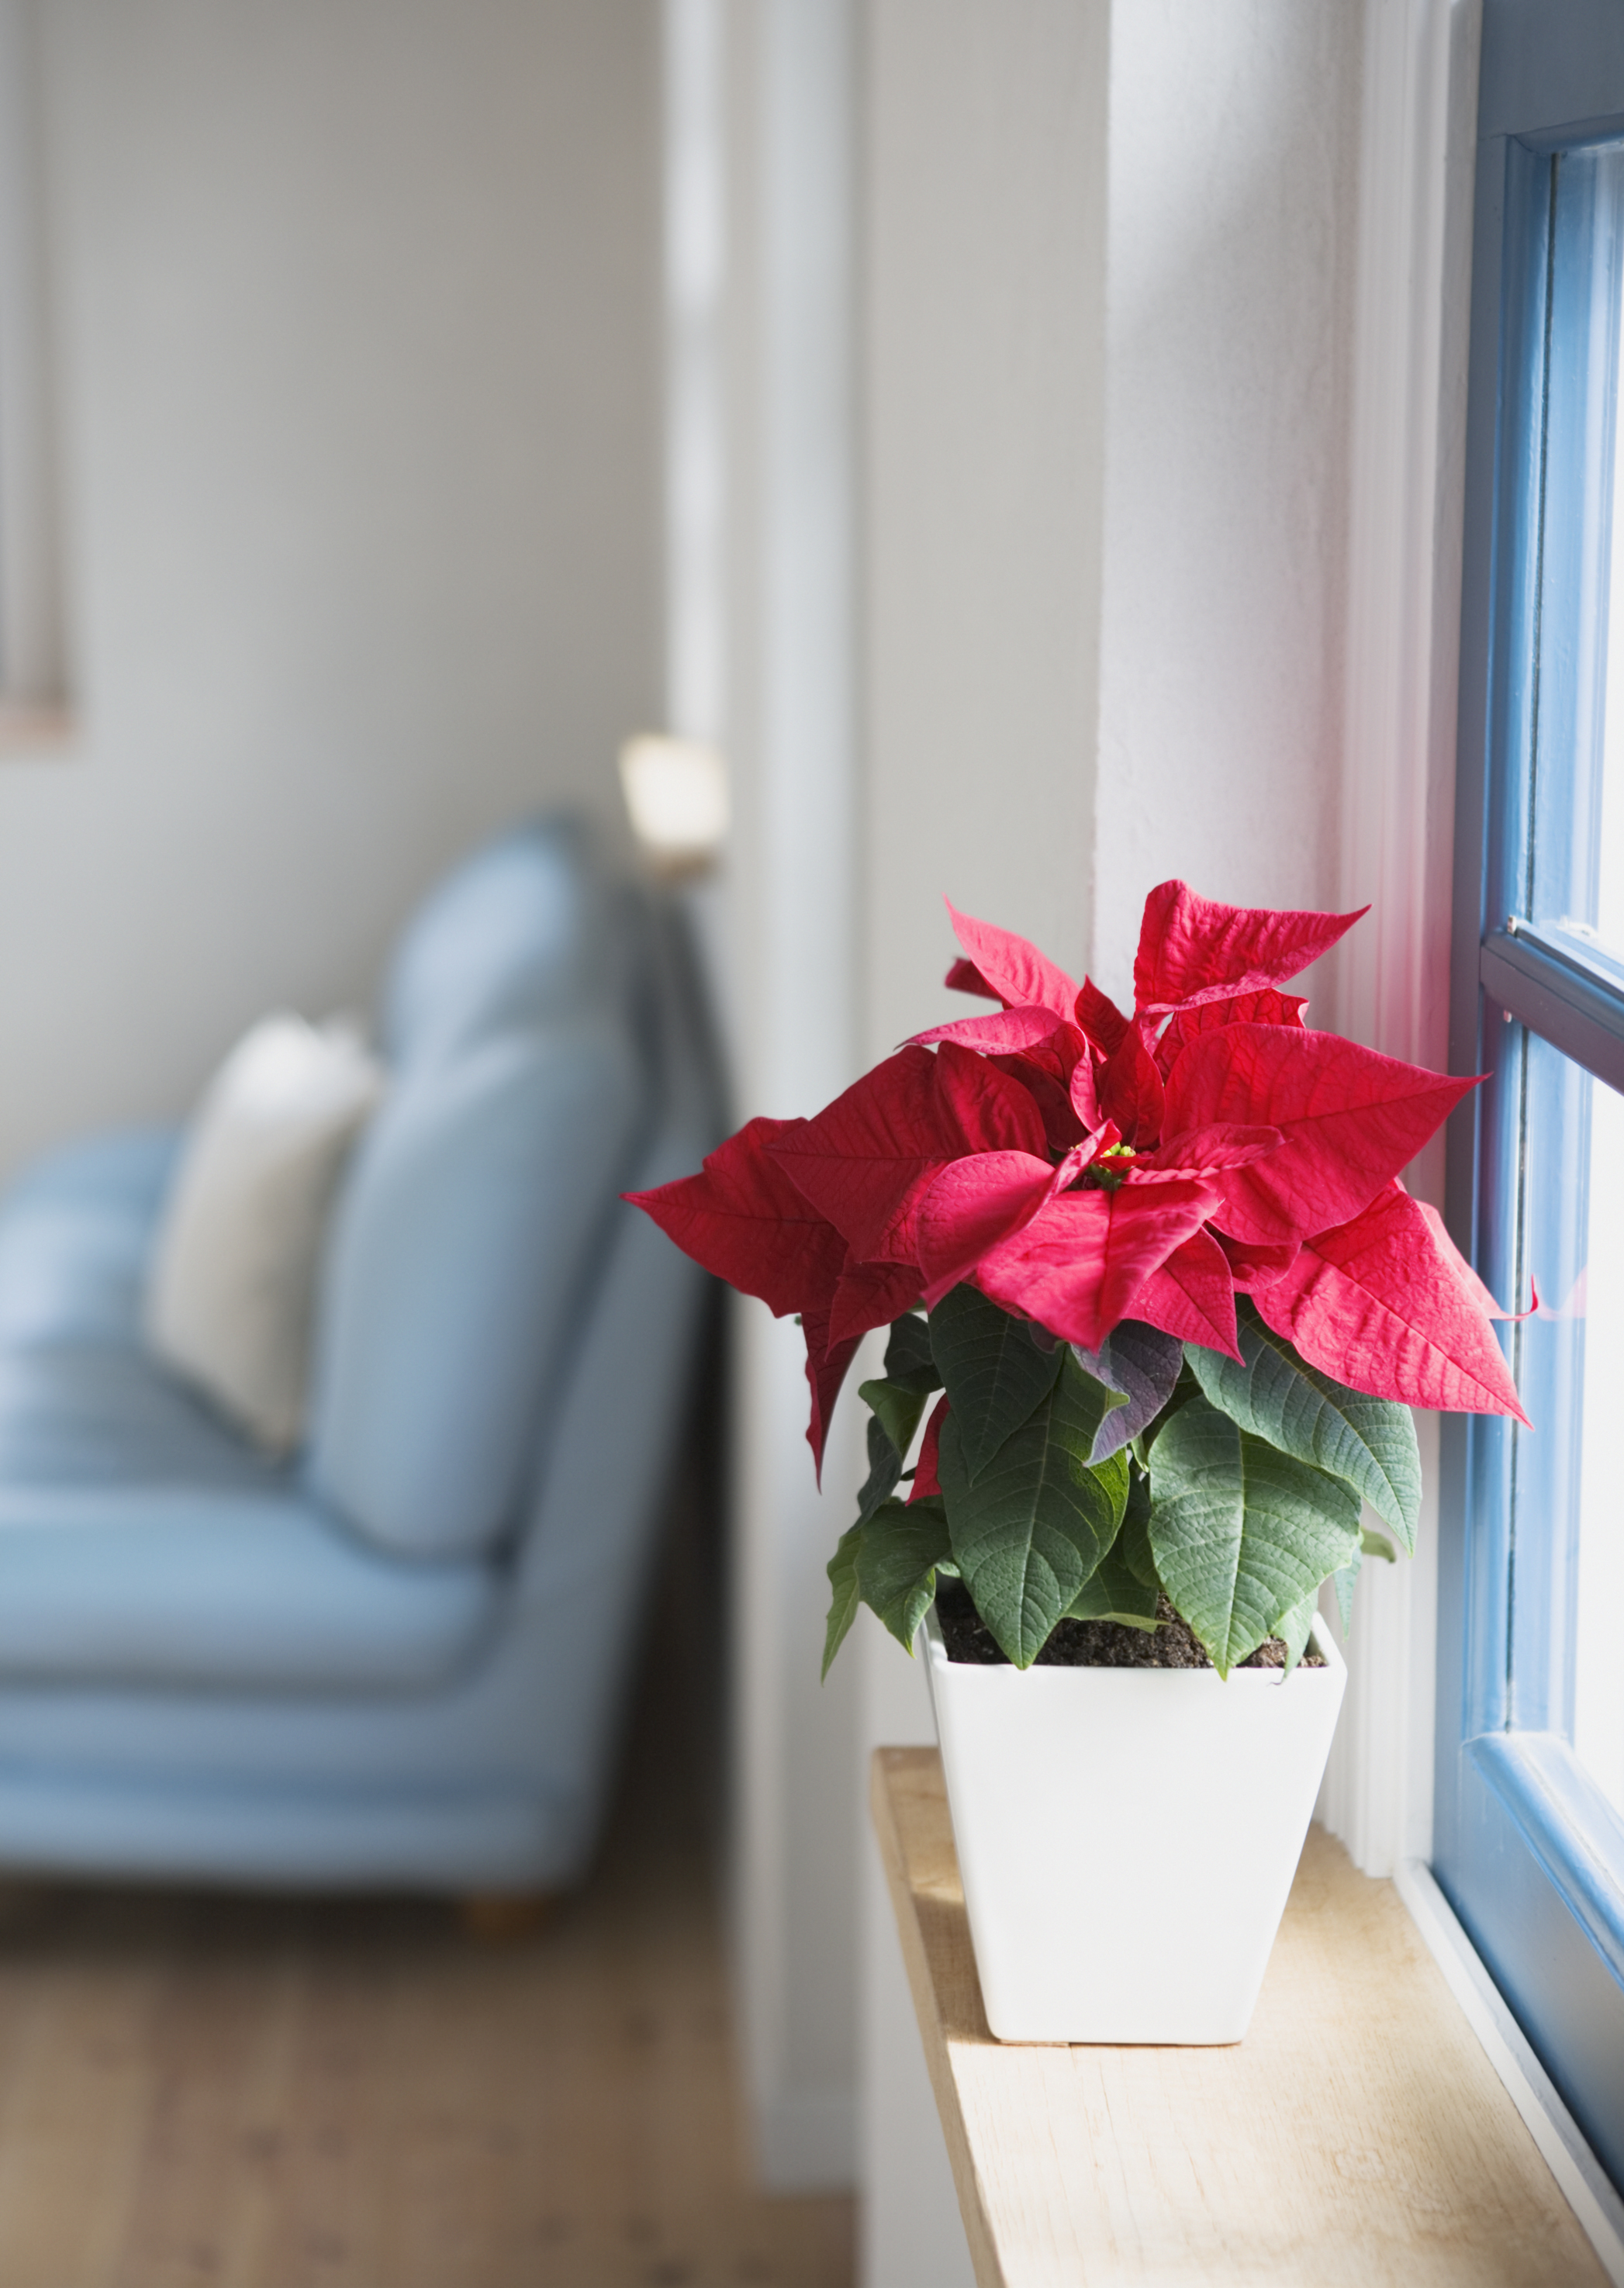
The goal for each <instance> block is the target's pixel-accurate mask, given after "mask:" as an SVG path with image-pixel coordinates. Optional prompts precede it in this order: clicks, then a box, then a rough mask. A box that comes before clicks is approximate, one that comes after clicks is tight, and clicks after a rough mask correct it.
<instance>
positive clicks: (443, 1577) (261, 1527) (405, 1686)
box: [0, 1483, 500, 1695]
mask: <svg viewBox="0 0 1624 2288" xmlns="http://www.w3.org/2000/svg"><path fill="white" fill-rule="evenodd" d="M499 1594H500V1585H499V1583H498V1582H497V1580H496V1579H495V1577H494V1576H493V1574H492V1572H491V1570H490V1569H489V1568H488V1567H487V1566H484V1565H479V1564H441V1565H424V1564H420V1563H407V1562H403V1561H398V1560H394V1559H391V1558H387V1557H384V1556H383V1555H381V1554H380V1553H378V1552H377V1551H376V1550H374V1549H370V1548H368V1546H367V1545H365V1544H364V1543H362V1542H360V1541H359V1540H357V1539H356V1538H355V1537H354V1536H353V1535H351V1534H349V1533H347V1532H345V1530H344V1529H343V1528H342V1527H340V1526H338V1525H337V1524H336V1523H335V1522H334V1521H332V1520H331V1519H329V1518H326V1517H324V1516H322V1515H321V1513H319V1512H318V1511H317V1510H316V1509H315V1508H314V1507H313V1505H310V1504H309V1503H306V1502H304V1501H300V1500H298V1499H297V1498H292V1497H290V1496H289V1495H287V1494H282V1493H277V1492H267V1493H245V1492H224V1491H222V1492H216V1493H208V1492H204V1491H200V1490H196V1489H195V1488H194V1487H186V1488H176V1487H172V1486H153V1487H116V1488H105V1489H102V1490H91V1489H86V1488H80V1489H76V1490H69V1489H65V1488H36V1489H29V1488H20V1487H17V1486H15V1485H12V1484H10V1483H7V1484H5V1485H4V1486H0V1672H4V1674H5V1675H6V1676H7V1677H9V1678H12V1679H17V1678H24V1677H39V1678H48V1679H51V1680H72V1681H74V1682H75V1683H97V1684H115V1683H122V1684H132V1683H133V1684H163V1685H167V1686H176V1685H179V1686H183V1687H184V1686H188V1685H194V1686H201V1687H209V1686H218V1687H227V1688H230V1689H231V1690H232V1691H233V1692H234V1693H235V1694H237V1695H241V1694H242V1693H243V1692H254V1691H257V1690H268V1691H284V1690H285V1691H290V1692H291V1691H300V1692H305V1691H310V1690H313V1689H316V1690H319V1689H321V1688H332V1689H336V1690H339V1691H342V1692H345V1693H354V1692H358V1691H361V1692H366V1691H392V1692H399V1691H410V1690H414V1689H419V1688H424V1687H427V1686H432V1685H434V1684H437V1683H440V1682H442V1681H443V1680H444V1679H445V1678H446V1677H447V1675H448V1673H449V1672H452V1671H453V1670H454V1669H456V1667H457V1665H458V1664H460V1663H462V1662H463V1660H465V1659H466V1658H467V1656H469V1655H470V1654H471V1652H473V1651H474V1649H475V1648H477V1647H478V1646H479V1643H480V1642H481V1641H482V1640H483V1639H484V1637H485V1635H486V1633H487V1631H488V1629H489V1627H490V1625H491V1624H492V1622H493V1620H494V1618H495V1611H496V1607H497V1603H498V1599H499Z"/></svg>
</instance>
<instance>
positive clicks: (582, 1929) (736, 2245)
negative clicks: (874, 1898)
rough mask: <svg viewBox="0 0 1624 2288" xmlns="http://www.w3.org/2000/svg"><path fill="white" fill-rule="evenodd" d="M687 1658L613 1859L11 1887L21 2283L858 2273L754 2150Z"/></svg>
mask: <svg viewBox="0 0 1624 2288" xmlns="http://www.w3.org/2000/svg"><path fill="white" fill-rule="evenodd" d="M694 1706H695V1704H694V1701H693V1695H692V1693H691V1692H686V1691H685V1690H684V1688H682V1685H681V1680H680V1679H677V1680H674V1679H673V1676H672V1674H671V1673H670V1671H669V1664H668V1667H667V1668H666V1669H665V1670H664V1671H660V1670H658V1669H657V1670H656V1672H655V1673H654V1675H653V1678H652V1680H651V1683H650V1686H649V1688H647V1689H646V1693H645V1699H644V1705H643V1710H642V1714H641V1719H640V1721H639V1726H638V1735H637V1738H636V1741H635V1743H634V1747H633V1752H632V1753H631V1754H630V1756H629V1758H628V1760H627V1768H628V1774H629V1780H628V1785H627V1788H626V1790H625V1791H624V1793H623V1795H622V1800H621V1803H620V1806H619V1808H618V1811H617V1814H616V1816H615V1819H614V1825H613V1830H612V1832H611V1835H610V1838H609V1841H608V1846H607V1848H606V1852H605V1855H604V1857H603V1861H602V1863H601V1865H600V1866H599V1868H598V1871H597V1873H596V1875H595V1876H594V1878H593V1879H592V1880H591V1882H590V1885H589V1886H588V1887H586V1888H585V1889H584V1890H583V1891H582V1893H581V1894H580V1895H578V1896H577V1897H575V1898H574V1899H571V1900H569V1901H567V1902H566V1903H564V1904H563V1905H562V1907H561V1908H560V1910H559V1911H558V1914H557V1915H556V1917H555V1918H554V1919H553V1920H552V1921H551V1923H550V1924H549V1925H547V1926H546V1927H545V1928H543V1930H542V1931H540V1932H539V1933H537V1934H534V1935H532V1936H528V1937H526V1938H524V1939H522V1940H519V1941H517V1942H509V1943H505V1944H502V1945H481V1944H479V1943H478V1942H473V1941H471V1940H470V1939H469V1938H468V1937H466V1936H465V1935H464V1934H463V1931H462V1929H461V1927H459V1925H458V1923H457V1921H456V1918H455V1917H454V1915H453V1914H452V1913H451V1911H449V1910H448V1908H447V1907H446V1906H445V1905H443V1904H441V1903H436V1902H433V1901H427V1900H422V1901H418V1900H347V1901H346V1900H337V1901H334V1900H329V1901H321V1900H313V1899H265V1898H252V1897H235V1896H221V1895H201V1894H197V1893H182V1892H152V1891H147V1892H142V1891H136V1890H127V1891H119V1890H112V1889H97V1888H93V1887H88V1886H84V1887H80V1886H67V1885H32V1886H17V1887H9V1888H6V1889H4V1891H0V2288H217V2284H220V2288H225V2284H229V2288H519V2284H528V2283H543V2284H545V2288H771V2284H779V2288H849V2284H850V2282H851V2280H852V2209H851V2205H850V2203H848V2202H845V2201H841V2200H811V2199H793V2200H780V2199H769V2198H766V2197H763V2196H761V2195H760V2194H758V2193H757V2192H756V2191H755V2190H754V2189H753V2188H752V2185H751V2182H750V2178H749V2166H748V2161H747V2157H746V2154H745V2150H744V2141H743V2125H742V2118H741V2105H740V2097H739V2086H738V2077H737V2072H736V2068H735V2052H734V2046H733V2028H732V2024H731V2021H730V2016H729V2009H728V1997H727V1990H726V1984H725V1977H724V1968H723V1960H722V1952H721V1942H720V1931H719V1918H718V1913H717V1884H716V1875H715V1860H716V1855H715V1852H714V1850H713V1849H712V1847H711V1846H710V1844H709V1840H708V1822H707V1818H706V1800H705V1787H704V1784H703V1781H704V1774H705V1769H706V1768H707V1767H706V1757H707V1753H708V1751H707V1748H706V1744H705V1740H704V1738H703V1736H702V1733H703V1727H702V1726H701V1724H699V1722H698V1720H697V1719H696V1718H695V1713H694Z"/></svg>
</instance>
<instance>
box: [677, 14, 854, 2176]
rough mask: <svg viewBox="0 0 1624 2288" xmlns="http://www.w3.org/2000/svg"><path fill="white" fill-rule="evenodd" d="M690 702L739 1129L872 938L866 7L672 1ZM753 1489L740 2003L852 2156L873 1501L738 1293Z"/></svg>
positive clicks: (850, 1008)
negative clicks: (848, 1582) (853, 1553)
mask: <svg viewBox="0 0 1624 2288" xmlns="http://www.w3.org/2000/svg"><path fill="white" fill-rule="evenodd" d="M664 35H665V41H666V104H665V123H666V137H667V148H666V183H667V193H668V219H667V233H668V235H667V245H666V365H667V417H666V441H667V480H666V481H667V509H666V528H667V563H668V590H669V592H668V600H667V706H668V710H669V716H670V719H671V721H672V723H673V725H674V726H675V727H677V728H678V729H679V730H682V731H685V732H690V733H693V734H696V735H700V736H702V737H706V738H709V739H712V740H717V741H718V742H719V743H721V744H722V745H723V747H724V748H725V751H726V753H727V755H728V757H729V759H730V762H731V765H732V773H733V796H734V803H733V813H734V826H733V847H732V852H731V854H730V859H729V863H728V869H727V878H726V881H725V885H724V886H723V893H722V894H721V895H720V896H719V897H718V898H717V900H715V901H714V906H715V910H713V912H712V913H711V914H710V915H709V918H708V919H709V926H710V930H711V933H712V934H713V937H714V953H715V959H716V962H717V965H718V966H719V968H720V970H721V972H722V973H723V975H724V976H725V981H726V982H725V990H724V992H723V994H722V996H721V998H722V1000H723V1004H724V1013H725V1020H726V1025H727V1031H728V1035H729V1046H730V1050H731V1053H732V1065H733V1082H734V1087H735V1093H736V1102H735V1104H734V1106H733V1110H734V1113H735V1115H736V1116H739V1117H741V1118H742V1117H744V1116H750V1115H754V1114H757V1113H771V1114H776V1115H780V1116H789V1115H794V1114H798V1113H809V1112H812V1111H813V1110H815V1109H816V1108H817V1107H818V1106H819V1105H820V1104H822V1103H824V1102H826V1101H827V1100H828V1099H829V1098H831V1097H833V1096H835V1095H836V1094H837V1093H838V1092H839V1091H840V1090H841V1089H843V1088H844V1087H845V1086H846V1085H847V1084H849V1083H850V1082H851V1080H852V1078H853V1076H854V1073H855V1069H856V1064H857V1043H856V995H857V980H858V975H859V969H860V944H859V939H858V924H859V909H858V899H857V888H856V885H857V858H856V852H855V848H854V833H855V830H854V814H855V806H856V784H855V782H856V754H855V719H854V718H855V702H854V690H853V684H854V657H855V629H854V616H855V601H854V596H855V588H854V566H853V538H852V526H853V518H854V498H853V496H854V486H855V467H856V451H855V441H854V437H853V390H852V356H853V343H852V306H853V300H854V284H853V278H852V208H851V203H852V132H853V121H852V111H853V102H854V93H853V78H854V69H853V55H852V45H853V41H852V4H851V0H767V4H764V5H759V6H758V5H756V4H754V0H666V6H665V13H664ZM733 1326H734V1336H735V1339H734V1345H733V1353H734V1383H733V1396H734V1409H733V1414H734V1425H735V1427H734V1434H733V1455H732V1471H731V1496H732V1511H733V1530H732V1551H733V1567H732V1598H733V1610H732V1617H731V1636H732V1668H733V1717H732V1728H731V1730H732V1748H733V1775H732V1779H733V1784H732V1812H733V1817H732V1842H731V1862H732V1863H731V1869H730V1886H729V1888H730V1899H731V1922H732V1940H733V1969H734V1989H735V1997H736V2003H737V2008H738V2016H739V2022H740V2033H741V2051H742V2055H743V2062H744V2070H745V2079H746V2095H747V2101H748V2108H749V2136H750V2142H751V2145H752V2148H753V2151H754V2156H755V2160H756V2165H757V2173H758V2174H759V2175H760V2177H761V2179H762V2180H763V2181H764V2183H765V2184H766V2185H767V2186H768V2187H769V2188H770V2189H774V2190H778V2191H784V2192H789V2191H811V2190H820V2189H839V2188H844V2187H848V2186H850V2185H851V2183H852V2181H853V2177H854V2174H855V2170H856V2159H857V1982H858V1946H857V1929H858V1911H859V1910H858V1892H859V1860H858V1844H859V1835H858V1826H857V1819H856V1814H855V1810H854V1806H853V1791H852V1774H853V1769H854V1766H855V1762H856V1733H857V1711H858V1697H859V1694H858V1680H857V1675H856V1671H855V1667H854V1665H853V1664H844V1665H842V1666H839V1667H837V1668H836V1670H835V1672H833V1673H832V1674H831V1676H830V1678H829V1680H828V1684H827V1686H820V1682H819V1664H820V1653H821V1649H822V1640H823V1617H824V1613H825V1610H826V1608H827V1604H828V1582H827V1580H826V1578H825V1575H824V1568H825V1565H826V1563H827V1561H828V1556H829V1554H830V1553H831V1551H832V1550H833V1548H834V1545H835V1543H836V1539H837V1537H838V1535H839V1533H840V1530H841V1529H842V1528H843V1527H844V1525H845V1524H846V1523H847V1522H848V1521H849V1520H850V1517H851V1514H852V1507H853V1506H854V1494H855V1488H856V1485H857V1481H858V1474H859V1459H860V1457H859V1448H858V1441H857V1437H856V1431H855V1425H854V1422H853V1419H852V1401H851V1400H850V1398H849V1397H848V1398H847V1399H846V1400H845V1401H844V1403H843V1406H842V1408H841V1410H840V1411H839V1413H837V1415H836V1422H835V1430H834V1434H833V1435H832V1436H831V1439H830V1442H829V1448H828V1453H827V1455H826V1457H825V1464H824V1473H823V1481H824V1483H823V1491H822V1492H821V1493H820V1491H819V1490H818V1487H817V1484H816V1482H815V1481H814V1477H813V1473H812V1459H811V1456H810V1455H809V1453H808V1451H807V1447H806V1442H805V1435H804V1433H805V1427H806V1415H807V1388H806V1382H805V1378H804V1350H803V1347H802V1339H801V1335H800V1331H799V1329H798V1328H797V1327H796V1325H795V1324H794V1323H792V1322H790V1321H788V1320H783V1321H778V1322H774V1321H773V1320H772V1319H770V1318H769V1316H768V1315H767V1314H766V1312H765V1311H764V1309H763V1308H762V1307H761V1306H760V1305H759V1304H758V1303H755V1302H744V1303H741V1304H740V1305H739V1306H738V1307H737V1308H736V1310H735V1312H734V1317H733Z"/></svg>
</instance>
